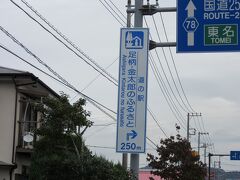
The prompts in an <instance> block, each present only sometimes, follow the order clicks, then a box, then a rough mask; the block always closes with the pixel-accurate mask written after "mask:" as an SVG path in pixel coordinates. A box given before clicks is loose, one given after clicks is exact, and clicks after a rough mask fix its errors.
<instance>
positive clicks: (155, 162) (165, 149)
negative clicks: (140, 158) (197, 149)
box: [147, 134, 206, 180]
mask: <svg viewBox="0 0 240 180" xmlns="http://www.w3.org/2000/svg"><path fill="white" fill-rule="evenodd" d="M160 144H161V146H160V147H157V153H158V156H154V155H152V154H148V157H147V160H148V161H149V166H150V167H152V168H153V169H154V170H153V171H152V174H154V175H158V176H160V177H162V178H164V179H169V180H178V179H179V180H183V179H184V180H203V179H204V177H205V175H206V167H205V165H204V164H203V163H202V162H200V161H198V159H197V158H196V157H194V156H193V155H192V148H191V145H190V143H189V142H188V141H187V140H186V139H183V138H182V137H181V136H180V135H179V134H177V136H176V137H174V136H171V137H170V138H166V139H164V140H163V139H162V140H161V141H160Z"/></svg>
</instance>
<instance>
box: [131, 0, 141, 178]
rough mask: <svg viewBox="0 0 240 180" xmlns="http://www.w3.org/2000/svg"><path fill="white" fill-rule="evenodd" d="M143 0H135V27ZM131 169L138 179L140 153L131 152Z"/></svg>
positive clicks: (138, 20) (138, 25)
mask: <svg viewBox="0 0 240 180" xmlns="http://www.w3.org/2000/svg"><path fill="white" fill-rule="evenodd" d="M142 7H143V0H135V13H134V27H135V28H136V27H139V28H141V27H142V26H143V14H142V11H141V9H142ZM130 169H131V170H132V171H133V174H134V175H135V177H136V178H137V179H138V172H139V154H131V158H130Z"/></svg>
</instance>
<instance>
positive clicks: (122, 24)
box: [99, 0, 126, 26]
mask: <svg viewBox="0 0 240 180" xmlns="http://www.w3.org/2000/svg"><path fill="white" fill-rule="evenodd" d="M99 2H100V3H101V4H102V5H103V6H104V7H105V9H107V11H108V12H109V13H110V14H111V15H112V16H113V17H114V19H115V20H116V21H117V22H118V23H119V24H121V26H124V23H122V22H121V21H120V20H119V19H118V18H117V17H116V16H115V15H114V14H113V13H112V12H111V10H109V8H108V7H107V6H106V5H105V4H104V3H103V2H102V1H101V0H99ZM125 24H126V23H125Z"/></svg>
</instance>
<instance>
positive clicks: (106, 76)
mask: <svg viewBox="0 0 240 180" xmlns="http://www.w3.org/2000/svg"><path fill="white" fill-rule="evenodd" d="M10 1H11V2H12V3H13V4H14V5H15V6H16V7H18V8H19V9H20V10H22V11H23V12H24V13H25V14H26V15H27V16H28V17H29V18H31V19H32V20H33V21H35V22H36V23H37V24H38V25H40V26H41V27H42V28H43V29H44V30H45V31H47V32H48V33H50V34H51V35H52V36H53V37H54V38H55V39H56V40H58V41H59V42H60V43H61V44H63V45H64V46H65V47H66V48H67V49H69V50H70V51H72V52H73V53H74V54H75V55H76V56H78V57H79V58H80V59H82V60H83V61H84V62H85V63H87V64H88V65H90V66H91V67H92V68H93V69H94V70H95V71H97V72H99V73H100V74H102V75H103V76H104V77H105V78H107V79H108V80H109V81H110V82H112V83H113V84H115V85H116V79H115V78H113V77H112V76H111V75H109V74H107V75H105V74H106V73H105V72H104V71H103V70H102V69H103V68H100V66H99V65H98V64H97V63H96V62H94V61H93V60H92V61H91V63H93V64H94V65H95V66H97V68H99V69H101V71H100V70H99V69H97V68H96V67H95V66H93V65H92V64H91V63H89V62H88V61H87V60H86V59H84V58H83V57H82V56H81V55H79V54H78V53H77V52H76V51H74V50H73V49H72V48H71V47H69V46H68V45H67V44H66V43H64V42H63V41H62V40H61V39H59V38H58V37H57V36H56V35H55V34H53V33H52V32H51V31H50V30H48V29H47V28H46V27H45V26H43V25H42V24H41V23H40V22H39V21H37V20H36V19H35V18H34V17H32V16H31V15H30V14H29V13H28V12H26V11H25V10H24V9H23V8H22V7H20V6H19V5H18V4H16V3H15V2H14V1H13V0H10ZM55 29H56V28H55ZM55 31H56V30H55ZM56 32H57V31H56ZM58 32H59V31H58ZM58 34H59V35H60V33H58ZM60 36H61V37H62V38H64V40H66V39H67V38H66V37H65V36H64V35H63V34H61V35H60ZM66 41H67V40H66ZM67 42H68V43H70V44H71V46H73V47H74V48H75V49H77V50H78V52H80V53H81V54H83V52H82V51H81V50H80V49H79V48H78V47H77V46H76V45H75V44H74V43H72V42H71V41H70V40H68V41H67ZM83 55H84V56H85V57H86V56H87V55H86V54H83ZM90 59H91V58H88V60H90ZM104 73H105V74H104ZM110 77H111V78H110Z"/></svg>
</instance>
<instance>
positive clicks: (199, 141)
mask: <svg viewBox="0 0 240 180" xmlns="http://www.w3.org/2000/svg"><path fill="white" fill-rule="evenodd" d="M207 134H208V133H205V132H198V155H199V156H200V144H201V140H200V136H201V135H207Z"/></svg>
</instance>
